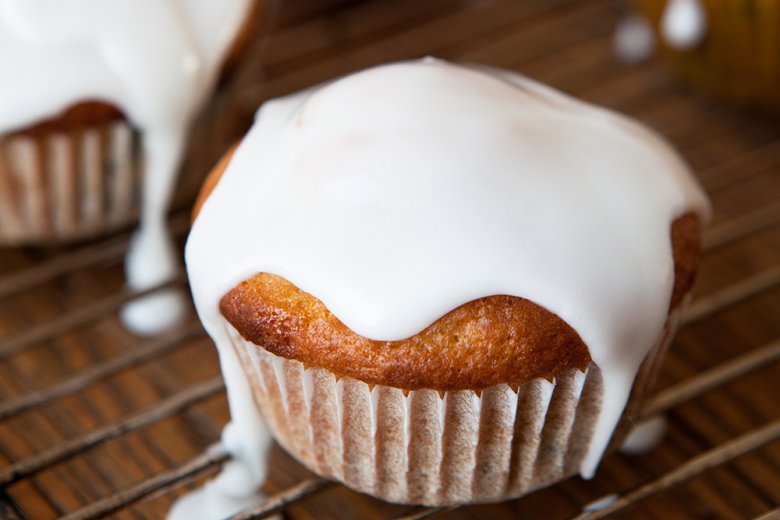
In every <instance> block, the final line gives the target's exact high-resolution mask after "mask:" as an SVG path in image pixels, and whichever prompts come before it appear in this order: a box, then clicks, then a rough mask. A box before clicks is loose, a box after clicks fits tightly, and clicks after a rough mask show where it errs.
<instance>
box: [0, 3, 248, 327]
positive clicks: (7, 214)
mask: <svg viewBox="0 0 780 520" xmlns="http://www.w3.org/2000/svg"><path fill="white" fill-rule="evenodd" d="M258 6H259V2H258V1H257V0H229V1H226V2H224V1H217V0H208V1H201V2H183V1H179V0H163V1H154V2H143V3H139V2H137V1H131V0H123V1H120V2H112V3H111V4H110V5H107V4H106V3H105V2H101V1H99V0H90V1H88V2H69V1H61V2H53V3H52V2H45V1H41V0H32V1H31V0H9V1H7V2H3V5H2V6H0V67H2V69H3V70H4V71H6V79H7V81H3V82H2V84H0V245H20V244H45V243H62V242H69V241H73V240H80V239H86V238H92V237H95V236H98V235H102V234H105V233H108V232H111V231H113V230H116V229H118V228H120V227H126V226H127V225H129V224H131V223H133V222H134V221H135V220H137V219H138V218H139V217H140V220H141V225H140V228H139V232H138V233H137V234H136V237H135V239H134V241H133V246H132V247H131V256H130V257H129V258H128V263H127V271H128V281H129V283H130V286H131V287H132V288H134V289H144V288H148V287H151V286H153V285H156V284H158V283H160V282H162V281H164V280H166V279H169V278H171V277H172V276H174V275H175V274H176V271H177V269H178V268H177V267H176V265H177V262H176V256H177V255H176V254H175V253H174V248H173V246H172V244H171V239H170V237H169V235H168V231H167V229H166V224H165V220H166V213H167V209H168V204H169V201H170V199H171V198H172V195H173V192H174V187H175V185H176V178H175V177H176V173H177V170H178V167H179V164H180V160H181V158H182V155H183V152H184V149H185V146H186V143H187V138H188V134H189V131H190V125H191V123H192V121H193V119H194V117H195V116H196V115H197V112H198V110H199V109H200V107H201V106H202V105H203V103H204V101H205V100H206V98H207V97H208V96H209V95H210V93H211V92H212V91H213V89H214V86H215V84H216V83H217V80H218V75H219V72H220V69H221V66H222V64H223V62H225V60H226V59H227V58H228V56H229V55H230V54H234V55H235V54H237V53H238V52H239V48H238V47H239V45H240V44H241V42H243V41H245V39H246V37H247V35H248V33H249V32H251V30H252V27H251V26H252V25H253V23H254V20H255V19H256V14H257V13H256V12H255V11H257V8H258ZM192 195H194V193H192ZM171 303H172V300H170V299H169V300H168V304H171ZM164 306H167V305H164ZM158 307H159V305H158ZM149 311H150V309H146V311H145V312H146V313H147V314H150V313H149ZM151 314H152V315H158V316H159V313H158V312H157V311H153V312H151ZM166 314H169V313H166ZM139 328H144V325H143V324H139ZM150 328H151V329H156V328H157V326H156V325H154V324H151V325H150Z"/></svg>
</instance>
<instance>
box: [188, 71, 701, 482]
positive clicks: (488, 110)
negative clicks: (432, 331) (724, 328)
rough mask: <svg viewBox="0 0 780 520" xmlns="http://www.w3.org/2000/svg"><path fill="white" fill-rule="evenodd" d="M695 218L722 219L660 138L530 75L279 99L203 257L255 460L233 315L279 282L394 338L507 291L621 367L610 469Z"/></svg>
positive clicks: (253, 464) (222, 190) (233, 167)
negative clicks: (678, 242) (236, 292)
mask: <svg viewBox="0 0 780 520" xmlns="http://www.w3.org/2000/svg"><path fill="white" fill-rule="evenodd" d="M691 210H693V211H696V212H698V213H699V215H700V216H701V217H702V219H705V220H706V218H707V216H708V212H709V209H708V204H707V201H706V198H705V196H704V195H703V193H702V192H701V190H700V189H699V188H698V186H697V185H696V183H695V181H694V180H693V178H692V177H691V176H690V174H689V172H688V170H687V168H686V167H685V165H684V164H683V163H682V162H681V161H680V159H679V158H678V157H677V155H676V154H675V153H674V152H673V151H672V150H671V149H670V148H669V147H668V145H666V144H665V143H664V142H663V141H662V140H661V139H660V138H658V137H657V136H656V135H655V134H653V133H652V132H650V131H649V130H647V129H646V128H644V127H642V126H640V125H638V124H636V123H634V122H632V121H630V120H628V119H626V118H624V117H621V116H620V115H618V114H615V113H612V112H609V111H607V110H603V109H599V108H597V107H594V106H591V105H588V104H585V103H582V102H579V101H577V100H574V99H572V98H569V97H567V96H565V95H563V94H561V93H559V92H556V91H554V90H552V89H550V88H547V87H545V86H543V85H541V84H539V83H536V82H534V81H532V80H529V79H527V78H524V77H522V76H519V75H517V74H514V73H510V72H505V71H499V70H495V69H487V68H481V67H461V66H455V65H451V64H447V63H445V62H442V61H439V60H434V59H426V60H422V61H416V62H405V63H398V64H392V65H386V66H382V67H377V68H374V69H370V70H368V71H364V72H361V73H357V74H354V75H351V76H348V77H346V78H343V79H340V80H337V81H334V82H332V83H330V84H327V85H325V86H322V87H319V88H313V89H309V90H307V91H304V92H301V93H298V94H294V95H291V96H288V97H285V98H280V99H277V100H273V101H270V102H268V103H266V104H265V105H264V106H263V107H261V109H260V110H259V111H258V113H257V116H256V121H255V124H254V126H253V128H252V129H251V130H250V132H249V134H248V135H247V136H246V138H245V139H244V140H243V142H242V143H241V144H240V145H239V147H238V149H237V151H236V152H235V154H234V156H233V158H232V160H231V163H230V164H229V165H228V167H227V169H226V171H225V173H224V174H223V176H222V179H221V181H220V183H219V184H218V185H217V187H216V188H215V190H214V191H213V192H212V194H211V196H210V197H209V198H208V200H207V201H206V202H205V204H204V205H203V207H202V209H201V212H200V215H199V217H198V219H197V220H196V222H195V224H194V225H193V228H192V231H191V233H190V236H189V239H188V242H187V248H186V255H185V256H186V263H187V269H188V274H189V277H190V283H191V287H192V292H193V296H194V300H195V305H196V308H197V310H198V313H199V315H200V317H201V319H202V321H203V323H204V326H205V327H206V330H207V331H208V333H209V334H210V335H211V336H212V338H213V339H214V341H215V343H216V345H217V348H218V349H219V351H220V356H221V358H222V360H223V363H225V364H226V366H225V378H226V380H227V381H228V398H229V401H230V404H231V413H232V417H233V421H234V427H236V432H238V433H239V435H237V438H238V440H239V441H240V442H241V443H242V446H243V448H242V451H243V453H250V450H255V451H257V450H258V448H257V446H256V445H257V444H258V440H257V432H258V431H260V420H259V417H258V411H257V408H256V407H255V406H253V404H252V401H251V395H250V391H249V387H248V385H247V383H246V380H245V377H244V376H243V374H241V373H240V370H238V369H237V367H236V366H234V362H235V354H232V350H231V347H230V342H229V337H228V332H227V330H226V326H225V323H226V322H225V320H224V319H223V318H222V317H221V316H220V313H219V308H218V303H219V300H220V299H221V297H222V296H223V295H224V294H225V293H227V292H228V291H229V290H230V289H231V288H233V287H234V286H235V285H237V284H238V283H239V282H240V281H242V280H244V279H246V278H249V277H250V276H252V275H254V274H256V273H258V272H269V273H273V274H277V275H280V276H283V277H285V278H287V279H288V280H290V281H291V282H292V283H294V284H296V285H297V286H298V287H300V288H301V289H302V290H304V291H306V292H308V293H310V294H312V295H314V296H316V297H317V298H319V299H321V300H322V301H323V302H324V303H325V305H327V307H328V308H329V309H330V310H331V311H332V312H333V313H334V314H335V315H336V316H337V317H338V318H339V319H341V320H342V321H343V322H344V323H345V324H346V325H347V326H349V327H350V328H351V329H352V330H354V331H356V332H357V333H359V334H362V335H364V336H367V337H369V338H373V339H377V340H397V339H402V338H405V337H408V336H411V335H413V334H416V333H418V332H420V331H421V330H422V329H424V328H425V327H426V326H428V325H429V324H431V323H432V322H434V321H435V320H437V319H438V318H440V317H441V316H442V315H444V314H446V313H447V312H448V311H450V310H452V309H454V308H456V307H458V306H460V305H462V304H463V303H466V302H468V301H471V300H474V299H477V298H480V297H484V296H489V295H494V294H510V295H516V296H520V297H524V298H527V299H530V300H532V301H534V302H536V303H538V304H539V305H542V306H544V307H546V308H547V309H549V310H551V311H552V312H554V313H555V314H557V315H558V316H560V317H561V318H563V319H564V320H565V321H566V322H567V323H568V324H570V325H571V326H572V327H573V328H574V329H575V330H576V331H577V332H578V333H579V335H580V337H581V338H582V339H583V341H584V342H585V343H586V344H587V345H588V347H589V349H590V353H591V356H592V358H593V360H594V362H595V363H597V364H598V365H599V367H600V368H601V370H602V376H603V382H604V402H603V407H602V410H601V412H600V415H599V418H598V424H597V429H596V432H595V434H594V438H593V441H592V443H591V446H590V450H589V453H588V455H587V458H586V460H585V461H584V463H583V465H582V468H581V472H582V474H583V475H584V476H587V477H589V476H591V475H592V474H593V472H594V471H595V468H596V466H597V464H598V461H599V459H600V457H601V455H602V453H603V450H604V449H605V447H606V445H607V443H608V441H609V438H610V436H611V435H612V431H613V429H614V427H615V425H616V423H617V421H618V419H619V418H620V416H621V414H622V411H623V408H624V406H625V403H626V400H627V398H628V394H629V391H630V389H631V385H632V382H633V379H634V377H635V374H636V371H637V369H638V367H639V365H640V363H641V361H642V359H643V358H644V357H645V355H646V353H647V352H648V351H649V349H650V348H652V347H653V346H654V345H655V344H656V343H657V342H658V341H659V340H660V336H661V333H662V329H663V325H664V322H665V320H666V313H667V308H668V305H669V298H670V294H671V288H672V283H673V275H674V273H673V260H672V254H671V245H670V238H669V229H670V225H671V223H672V222H673V220H674V219H675V218H676V217H678V216H680V215H682V214H683V213H685V212H687V211H691ZM239 421H241V422H242V423H243V424H239ZM260 438H261V439H267V436H266V435H265V434H263V435H261V436H260ZM242 462H243V463H245V464H246V465H248V466H249V467H250V468H251V472H250V473H252V474H258V475H260V474H262V472H261V470H260V469H259V467H258V465H259V464H262V460H260V459H255V460H251V459H244V460H243V461H242ZM259 483H260V481H259V480H258V481H257V482H256V484H258V485H259Z"/></svg>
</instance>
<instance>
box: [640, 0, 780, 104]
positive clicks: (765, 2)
mask: <svg viewBox="0 0 780 520" xmlns="http://www.w3.org/2000/svg"><path fill="white" fill-rule="evenodd" d="M634 4H635V5H636V7H637V9H638V11H639V12H641V13H642V14H643V15H645V16H646V17H647V19H648V20H649V22H650V25H651V26H652V27H653V29H654V31H655V33H656V34H657V36H658V41H659V43H660V45H659V48H660V52H661V55H662V57H663V58H664V59H665V60H666V61H667V62H669V63H670V64H671V65H672V66H673V67H674V69H675V70H676V71H677V72H678V73H679V74H680V75H681V76H682V77H683V78H684V79H685V80H686V81H687V82H688V83H690V84H691V85H692V86H694V87H695V88H698V89H701V90H702V91H705V92H709V93H712V94H715V95H718V96H720V97H723V98H725V99H729V100H732V101H736V102H739V103H741V104H744V105H750V106H755V107H760V108H767V109H770V110H772V111H774V112H780V5H778V3H777V2H776V1H774V0H729V1H728V2H724V1H721V0H665V1H663V2H659V1H656V0H634Z"/></svg>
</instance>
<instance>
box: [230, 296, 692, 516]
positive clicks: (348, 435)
mask: <svg viewBox="0 0 780 520" xmlns="http://www.w3.org/2000/svg"><path fill="white" fill-rule="evenodd" d="M680 307H681V308H684V307H685V305H681V306H680ZM680 315H681V310H680V309H678V310H677V311H675V313H674V314H673V316H672V317H671V318H670V320H669V322H668V323H667V326H666V330H665V333H664V338H663V340H662V341H661V342H660V343H659V344H658V345H657V346H656V347H655V348H654V349H653V350H652V351H651V352H650V354H649V355H648V356H647V358H646V359H645V361H644V363H643V364H642V367H641V369H640V371H639V373H638V375H637V378H636V381H635V383H634V387H633V390H632V393H631V397H630V399H629V403H628V405H627V407H626V412H625V413H624V416H623V419H622V420H621V423H620V424H619V426H618V428H617V430H616V432H615V434H614V435H613V438H612V443H611V445H612V447H614V446H615V445H616V444H617V443H618V442H619V441H620V439H622V438H623V437H624V436H625V434H626V433H627V432H628V430H629V429H630V426H631V424H632V423H633V421H634V419H635V418H636V417H637V414H638V410H639V407H640V406H641V402H642V401H643V398H644V397H645V395H646V393H647V391H648V389H649V386H650V385H651V384H652V381H653V379H655V375H656V373H657V369H658V367H659V365H660V360H661V358H662V357H663V352H664V350H665V349H666V347H667V346H668V344H669V343H670V341H671V338H672V336H673V334H674V329H676V325H677V321H678V319H679V316H680ZM227 326H228V329H229V331H230V336H231V340H232V344H233V347H234V348H235V350H236V352H237V353H238V355H239V358H240V359H241V363H242V365H243V367H244V369H245V372H246V374H247V377H248V378H249V381H250V384H251V386H252V390H253V392H254V397H255V402H256V403H257V405H258V406H259V408H260V410H261V413H262V415H263V417H264V418H265V420H266V422H267V423H268V426H269V428H270V430H271V432H272V434H273V436H274V437H275V438H276V440H277V441H278V442H279V443H280V444H281V446H282V447H283V448H284V449H286V450H287V451H288V452H289V453H290V454H291V455H293V456H294V457H295V458H296V459H298V460H299V461H301V462H302V463H303V464H304V465H306V466H307V467H308V468H309V469H311V470H312V471H314V472H315V473H318V474H319V475H321V476H323V477H325V478H329V479H332V480H335V481H338V482H342V483H344V484H345V485H347V486H349V487H350V488H353V489H355V490H357V491H360V492H363V493H367V494H369V495H373V496H375V497H378V498H381V499H384V500H386V501H389V502H396V503H405V504H424V505H447V504H462V503H471V502H495V501H501V500H506V499H510V498H515V497H519V496H521V495H524V494H526V493H529V492H531V491H533V490H535V489H538V488H541V487H544V486H547V485H550V484H552V483H554V482H557V481H559V480H562V479H564V478H566V477H569V476H571V475H574V474H576V473H578V472H579V470H580V464H581V462H582V460H583V458H584V456H585V454H586V452H587V449H588V446H589V444H590V440H591V437H592V433H593V429H594V426H595V421H596V417H597V416H598V411H599V409H600V406H601V397H602V390H603V387H602V382H601V374H600V370H599V368H598V367H597V366H596V365H594V364H591V365H590V366H589V367H588V368H587V369H586V370H585V371H584V372H583V371H580V370H577V369H572V370H568V371H566V372H565V373H563V374H559V375H558V376H557V377H556V378H555V379H554V381H552V382H550V381H547V380H545V379H534V380H532V381H529V382H527V383H525V384H523V385H522V386H520V387H519V388H515V389H513V388H510V387H509V386H508V385H496V386H493V387H490V388H487V389H484V390H482V391H480V392H475V391H472V390H458V391H446V392H439V391H436V390H429V389H423V390H412V391H404V390H402V389H399V388H394V387H389V386H382V385H368V384H366V383H364V382H361V381H358V380H355V379H352V378H349V377H341V378H338V377H336V376H335V375H334V374H333V373H332V372H330V371H329V370H325V369H321V368H305V367H304V366H303V364H302V363H301V362H299V361H295V360H289V359H285V358H281V357H278V356H275V355H273V354H271V353H269V352H268V351H266V350H265V349H263V348H261V347H258V346H257V345H255V344H253V343H251V342H249V341H246V340H244V339H243V338H242V337H241V336H240V334H239V333H238V332H237V331H236V330H235V329H234V328H232V327H231V326H230V325H227Z"/></svg>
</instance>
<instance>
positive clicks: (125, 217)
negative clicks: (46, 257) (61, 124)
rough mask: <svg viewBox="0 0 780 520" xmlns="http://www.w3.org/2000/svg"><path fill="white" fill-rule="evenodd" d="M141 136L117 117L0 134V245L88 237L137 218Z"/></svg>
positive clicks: (63, 240) (124, 224)
mask: <svg viewBox="0 0 780 520" xmlns="http://www.w3.org/2000/svg"><path fill="white" fill-rule="evenodd" d="M141 161H142V153H141V146H140V136H139V134H138V132H137V131H135V130H133V129H132V128H131V127H130V126H129V125H128V124H127V123H126V122H124V121H115V122H111V123H108V124H105V125H95V126H91V127H87V128H84V129H82V130H79V131H71V132H63V131H58V132H47V133H45V134H42V135H36V136H32V135H26V134H17V135H13V136H11V137H7V138H2V137H0V245H12V244H24V243H36V242H65V241H71V240H78V239H83V238H89V237H92V236H96V235H98V234H102V233H105V232H108V231H111V230H114V229H117V228H119V227H122V226H126V225H128V224H130V223H132V222H134V221H135V220H137V218H138V213H139V200H140V197H139V191H140V183H141Z"/></svg>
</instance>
